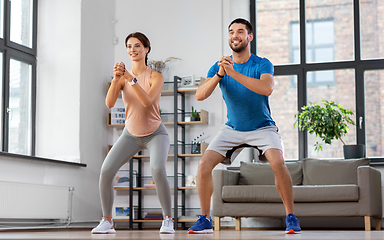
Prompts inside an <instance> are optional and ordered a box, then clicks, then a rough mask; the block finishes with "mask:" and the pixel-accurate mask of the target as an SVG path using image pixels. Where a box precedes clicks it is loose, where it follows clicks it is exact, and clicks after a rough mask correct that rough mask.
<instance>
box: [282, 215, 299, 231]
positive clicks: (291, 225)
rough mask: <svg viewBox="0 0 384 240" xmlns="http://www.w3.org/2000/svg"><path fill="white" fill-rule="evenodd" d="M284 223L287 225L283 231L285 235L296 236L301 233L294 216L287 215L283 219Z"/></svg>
mask: <svg viewBox="0 0 384 240" xmlns="http://www.w3.org/2000/svg"><path fill="white" fill-rule="evenodd" d="M285 223H286V224H287V228H286V229H285V233H286V234H298V233H300V232H301V228H300V221H299V220H297V218H296V215H295V214H292V213H290V214H288V215H287V217H286V218H285Z"/></svg>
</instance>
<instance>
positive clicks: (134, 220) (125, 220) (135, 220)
mask: <svg viewBox="0 0 384 240" xmlns="http://www.w3.org/2000/svg"><path fill="white" fill-rule="evenodd" d="M162 221H163V220H144V219H142V220H138V219H133V222H136V223H140V222H147V223H148V222H162ZM113 222H129V219H113Z"/></svg>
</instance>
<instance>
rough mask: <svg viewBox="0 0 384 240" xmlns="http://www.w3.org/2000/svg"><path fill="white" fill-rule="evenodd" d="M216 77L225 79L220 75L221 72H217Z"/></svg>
mask: <svg viewBox="0 0 384 240" xmlns="http://www.w3.org/2000/svg"><path fill="white" fill-rule="evenodd" d="M216 75H217V76H218V77H219V78H223V77H224V76H221V75H220V74H219V71H217V72H216Z"/></svg>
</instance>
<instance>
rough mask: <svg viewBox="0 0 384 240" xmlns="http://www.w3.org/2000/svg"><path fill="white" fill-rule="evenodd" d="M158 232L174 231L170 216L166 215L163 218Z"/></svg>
mask: <svg viewBox="0 0 384 240" xmlns="http://www.w3.org/2000/svg"><path fill="white" fill-rule="evenodd" d="M160 233H175V230H173V221H172V219H171V218H168V216H166V217H165V219H164V220H163V223H162V225H161V228H160Z"/></svg>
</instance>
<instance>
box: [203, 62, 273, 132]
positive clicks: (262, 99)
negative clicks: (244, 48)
mask: <svg viewBox="0 0 384 240" xmlns="http://www.w3.org/2000/svg"><path fill="white" fill-rule="evenodd" d="M231 57H232V56H231ZM233 68H234V69H235V70H236V71H237V72H239V73H241V74H243V75H246V76H248V77H251V78H256V79H260V76H261V75H262V74H263V73H269V74H272V75H273V65H272V63H271V62H270V61H269V60H268V59H266V58H261V57H259V56H256V55H254V54H251V57H250V58H249V59H248V61H247V62H246V63H243V64H237V63H235V64H234V66H233ZM218 70H219V65H218V62H216V63H215V64H214V65H213V66H212V67H211V69H209V71H208V74H207V78H210V77H213V76H214V75H215V74H216V72H217V71H218ZM255 81H260V80H255ZM219 85H220V88H221V91H222V93H223V99H224V101H225V103H226V105H227V118H228V121H227V122H226V125H228V126H230V127H232V128H233V129H235V130H238V131H252V130H256V129H258V128H262V127H266V126H276V124H275V122H274V121H273V119H272V117H271V111H270V108H269V102H268V96H265V95H260V94H258V93H255V92H253V91H251V90H249V89H248V88H246V87H245V86H244V85H243V84H241V83H239V82H238V81H236V80H235V79H233V78H232V77H230V76H228V75H225V76H224V77H223V78H222V79H221V80H220V82H219Z"/></svg>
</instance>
